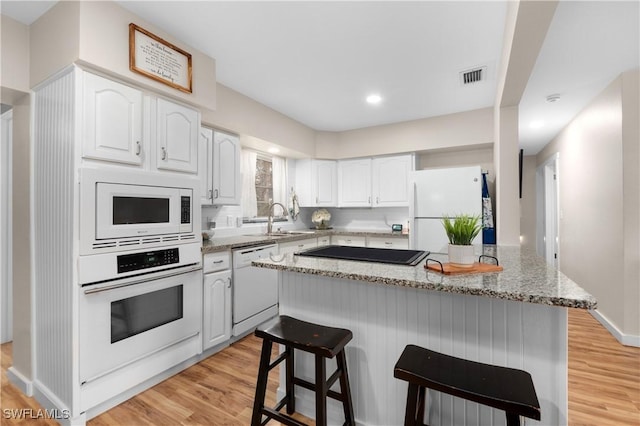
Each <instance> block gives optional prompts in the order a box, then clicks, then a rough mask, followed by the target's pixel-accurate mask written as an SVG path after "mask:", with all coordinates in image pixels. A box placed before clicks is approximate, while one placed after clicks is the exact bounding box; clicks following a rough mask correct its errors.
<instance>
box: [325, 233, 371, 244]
mask: <svg viewBox="0 0 640 426" xmlns="http://www.w3.org/2000/svg"><path fill="white" fill-rule="evenodd" d="M331 244H333V245H337V246H355V247H366V245H367V239H366V238H365V237H361V236H351V235H332V236H331Z"/></svg>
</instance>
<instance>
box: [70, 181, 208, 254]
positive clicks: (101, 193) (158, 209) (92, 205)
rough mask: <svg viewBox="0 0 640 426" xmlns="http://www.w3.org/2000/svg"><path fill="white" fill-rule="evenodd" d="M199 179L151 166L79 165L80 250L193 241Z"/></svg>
mask: <svg viewBox="0 0 640 426" xmlns="http://www.w3.org/2000/svg"><path fill="white" fill-rule="evenodd" d="M198 185H199V180H198V179H197V178H196V177H191V176H184V177H183V176H176V175H169V176H167V175H166V174H165V173H154V172H128V171H112V170H96V169H82V170H81V179H80V191H81V197H80V199H81V204H82V206H81V210H80V211H81V216H80V242H81V244H80V245H81V253H82V254H96V253H100V252H105V251H119V250H131V249H137V248H142V247H154V246H163V245H169V244H179V243H188V242H196V241H197V237H198V235H197V234H198V233H196V232H195V231H196V230H198V229H200V224H199V221H200V208H199V205H197V203H198V200H199V198H198V197H199V195H198V194H199V193H198Z"/></svg>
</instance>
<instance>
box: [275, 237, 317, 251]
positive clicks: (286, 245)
mask: <svg viewBox="0 0 640 426" xmlns="http://www.w3.org/2000/svg"><path fill="white" fill-rule="evenodd" d="M315 247H318V239H317V238H307V239H305V240H298V241H287V242H283V243H278V253H280V254H288V253H297V252H299V251H304V250H309V249H311V248H315Z"/></svg>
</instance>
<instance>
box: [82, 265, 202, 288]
mask: <svg viewBox="0 0 640 426" xmlns="http://www.w3.org/2000/svg"><path fill="white" fill-rule="evenodd" d="M198 269H200V267H194V268H190V269H187V270H181V271H177V272H174V273H172V274H165V275H161V276H157V275H156V276H153V277H147V278H144V279H140V280H136V281H128V282H126V283H118V284H111V285H107V286H104V287H100V288H89V289H87V290H85V291H84V294H95V293H101V292H103V291H109V290H115V289H117V288H122V287H128V286H131V285H136V284H143V283H147V282H149V281H155V280H158V279H163V278H169V277H175V276H176V275H182V274H186V273H189V272H194V271H197V270H198Z"/></svg>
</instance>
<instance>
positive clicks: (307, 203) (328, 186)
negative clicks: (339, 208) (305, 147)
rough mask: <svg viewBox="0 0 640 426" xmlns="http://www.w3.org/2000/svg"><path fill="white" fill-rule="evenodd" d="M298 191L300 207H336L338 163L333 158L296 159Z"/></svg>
mask: <svg viewBox="0 0 640 426" xmlns="http://www.w3.org/2000/svg"><path fill="white" fill-rule="evenodd" d="M295 174H296V191H297V193H298V194H297V195H298V202H299V203H300V207H335V206H336V205H337V202H338V176H337V164H336V162H335V161H332V160H298V161H296V173H295Z"/></svg>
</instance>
